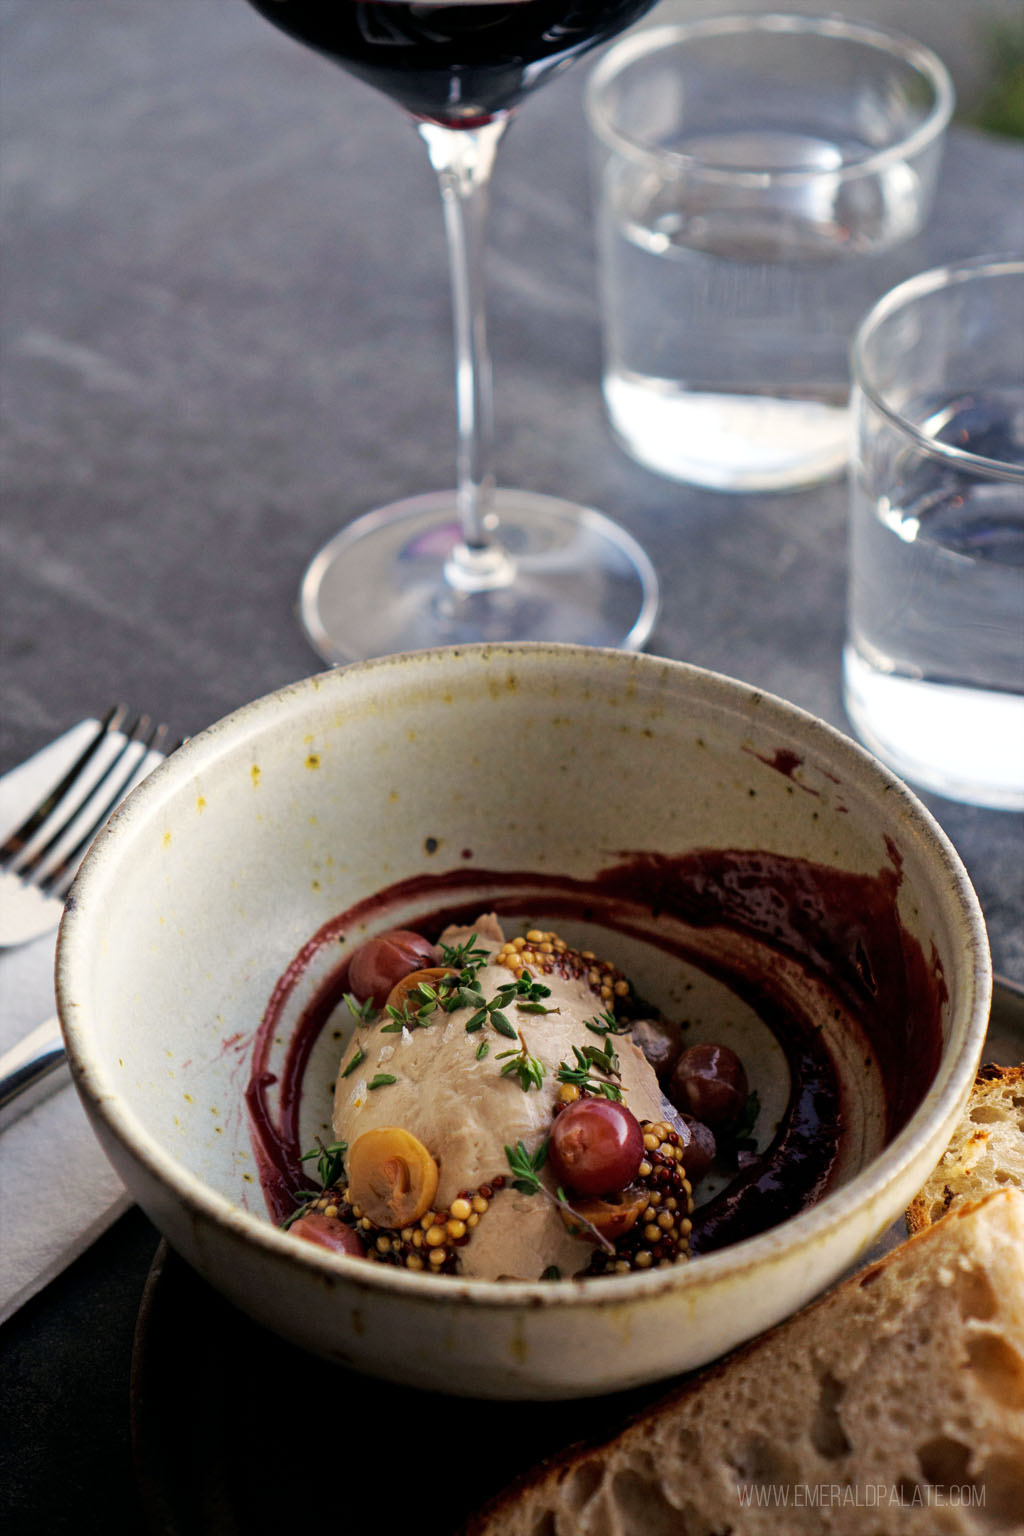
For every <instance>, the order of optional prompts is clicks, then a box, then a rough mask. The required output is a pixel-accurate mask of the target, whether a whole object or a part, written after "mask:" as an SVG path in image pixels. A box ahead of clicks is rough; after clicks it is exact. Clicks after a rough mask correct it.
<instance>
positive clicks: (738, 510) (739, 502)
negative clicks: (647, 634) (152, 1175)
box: [0, 0, 1024, 980]
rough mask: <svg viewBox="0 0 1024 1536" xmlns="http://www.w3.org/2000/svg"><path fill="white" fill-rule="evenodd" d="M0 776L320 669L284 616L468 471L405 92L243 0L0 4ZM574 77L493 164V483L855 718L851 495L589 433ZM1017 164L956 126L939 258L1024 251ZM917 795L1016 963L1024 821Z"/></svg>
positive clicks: (440, 274)
mask: <svg viewBox="0 0 1024 1536" xmlns="http://www.w3.org/2000/svg"><path fill="white" fill-rule="evenodd" d="M0 18H2V23H3V34H4V35H3V65H2V68H3V100H2V109H0V110H2V169H3V177H4V205H3V206H4V220H5V232H4V238H5V248H6V254H5V261H4V269H3V281H2V290H0V293H2V308H3V338H2V348H3V349H2V384H3V434H4V467H3V522H2V535H0V536H2V541H3V542H2V556H3V635H4V642H5V657H4V664H3V675H2V682H0V690H2V691H0V718H2V736H0V768H5V767H9V766H11V765H12V764H13V763H15V762H16V761H18V760H19V759H21V758H22V757H24V756H25V755H27V754H28V753H29V752H30V751H32V750H33V749H34V748H36V747H38V746H40V745H42V744H43V742H44V741H46V740H47V739H48V738H49V737H51V736H52V735H54V734H56V733H57V732H59V731H60V730H62V729H64V728H65V727H66V726H67V725H69V724H70V723H71V722H72V721H74V720H75V719H77V718H80V717H81V716H82V715H83V714H84V713H90V712H93V711H96V710H99V709H101V708H102V707H103V706H104V705H105V704H106V702H107V701H108V700H113V699H116V698H125V699H127V700H128V701H129V702H131V703H134V704H136V705H137V706H139V707H144V708H146V709H147V710H149V711H150V712H152V713H155V714H157V715H159V716H160V717H161V718H163V719H166V720H168V721H169V722H170V724H171V725H172V727H173V728H174V729H175V730H176V731H178V732H181V733H186V732H187V733H192V732H195V731H197V730H199V729H200V728H202V727H203V726H205V725H207V724H209V723H210V722H212V721H213V720H215V719H217V718H218V717H220V716H221V715H223V714H225V713H226V712H227V711H228V710H230V709H232V708H233V707H235V706H236V705H238V704H241V703H243V702H245V701H247V700H249V699H251V698H254V697H257V696H259V695H261V694H263V693H265V692H267V691H269V690H270V689H272V688H274V687H276V686H278V685H280V684H282V683H284V682H287V681H289V680H291V679H293V678H296V677H298V676H300V675H302V674H305V673H308V672H311V671H314V670H317V669H318V668H319V666H320V665H321V664H320V663H319V661H318V659H317V658H316V657H315V655H314V654H313V653H312V651H311V650H310V649H309V648H308V646H307V643H306V641H305V639H304V637H303V636H302V634H301V632H300V630H299V628H298V625H297V623H296V620H295V615H294V608H295V599H296V593H297V588H298V583H299V580H300V577H301V574H302V572H303V569H304V567H305V565H306V563H307V561H308V560H309V558H310V557H311V555H312V554H313V553H314V551H315V550H316V549H317V548H319V546H320V545H321V544H322V543H323V542H324V541H325V540H326V539H327V538H328V537H329V536H330V535H331V534H332V533H333V532H334V531H335V530H336V529H337V528H338V527H340V526H341V525H342V524H343V523H345V522H347V521H348V520H349V519H351V518H352V517H354V516H356V515H357V514H359V513H360V512H363V511H365V510H368V509H369V508H371V507H373V506H375V505H378V504H380V503H381V502H382V501H385V500H387V499H389V498H393V497H396V496H401V495H407V494H412V493H414V492H417V491H425V490H434V489H440V488H442V487H443V486H445V485H446V484H448V483H450V480H451V475H452V463H453V442H454V421H453V416H454V401H453V397H454V389H453V384H452V361H451V340H450V333H449V326H450V311H449V295H448V284H447V276H446V266H445V255H444V247H443V237H442V227H441V217H440V211H439V203H438V198H437V193H436V187H435V184H434V179H433V173H432V172H431V170H430V168H429V165H428V163H427V159H426V154H425V151H424V149H423V146H422V144H421V143H420V141H419V140H418V139H417V137H416V136H415V134H414V133H413V131H412V130H411V128H410V126H409V124H408V123H407V122H406V121H405V120H404V119H403V116H402V114H401V113H400V112H399V111H398V110H396V108H395V107H394V106H393V104H392V103H391V102H389V101H387V100H385V99H384V98H382V97H378V96H377V94H376V93H375V92H373V91H371V90H369V89H368V88H367V87H366V86H364V85H362V84H361V83H359V82H356V81H353V80H350V79H349V78H348V77H347V76H345V75H344V74H343V73H342V72H341V71H340V70H338V69H336V68H335V67H334V66H333V65H331V64H329V63H328V62H327V61H325V60H323V59H321V58H319V57H317V56H316V55H314V54H312V53H311V52H308V51H306V50H304V49H302V48H300V47H298V46H296V45H295V44H294V43H293V42H292V41H291V40H290V39H288V38H285V37H282V36H281V35H279V34H278V33H277V32H276V30H275V29H273V28H271V27H269V26H268V25H267V24H266V22H265V21H264V20H263V18H261V17H260V16H258V15H257V14H256V13H255V12H252V11H250V10H249V8H248V7H247V6H246V5H245V4H244V3H243V0H169V3H164V4H161V3H158V0H2V3H0ZM584 78H585V66H579V67H577V69H576V71H575V73H573V72H570V74H569V75H568V76H567V77H566V78H564V79H563V80H561V81H558V82H556V83H554V84H553V85H551V86H549V87H547V88H546V89H545V90H543V91H541V92H540V93H538V95H537V96H535V97H534V98H533V99H532V100H531V101H530V102H529V103H528V105H527V108H526V110H524V111H523V112H522V114H521V117H520V118H519V119H518V120H517V121H516V122H515V123H514V125H513V127H512V129H511V130H510V132H509V134H508V135H507V137H506V140H505V142H504V144H503V145H502V148H501V152H500V153H499V159H498V165H497V170H496V175H495V185H494V192H493V200H492V219H491V250H490V257H489V300H490V315H491V334H492V344H493V351H494V359H495V384H496V412H497V419H498V451H497V470H498V476H499V481H501V482H503V483H506V484H520V485H522V486H524V487H526V488H527V489H531V490H538V491H547V492H552V493H555V494H561V493H564V494H567V495H569V496H571V497H573V498H575V499H579V500H582V501H584V502H588V503H590V504H591V505H594V506H598V507H600V508H602V509H603V510H605V511H607V512H609V513H610V514H611V515H613V516H614V517H616V518H618V519H619V520H621V522H623V523H624V524H625V525H626V527H628V528H629V529H630V530H631V531H633V532H634V533H635V534H636V535H637V536H638V537H639V538H640V539H641V541H642V542H643V543H644V544H645V545H646V547H647V549H648V551H649V553H650V555H651V556H652V558H653V560H654V562H655V565H656V566H657V568H658V571H659V573H660V576H661V580H662V584H663V588H664V606H663V613H662V617H661V620H660V622H659V624H658V626H657V629H656V631H655V634H654V636H653V639H652V642H651V647H650V648H651V649H652V650H654V651H657V652H659V653H661V654H663V655H666V656H671V657H676V658H680V659H684V660H687V661H691V662H695V663H698V664H700V665H703V666H707V667H711V668H713V669H715V670H718V671H722V672H726V673H730V674H732V675H734V676H737V677H740V678H742V679H744V680H745V681H747V682H750V683H752V684H755V685H757V686H759V687H762V688H765V689H767V690H770V691H771V692H774V693H777V694H781V695H782V696H783V697H786V698H789V699H791V700H793V701H794V702H795V703H797V704H800V705H802V706H803V707H805V708H807V709H810V710H812V711H814V712H815V713H817V714H819V715H821V716H824V717H825V718H826V719H828V720H830V721H832V722H833V723H835V724H838V725H839V726H840V727H841V728H844V729H849V727H848V724H847V722H846V721H845V718H844V715H843V709H842V703H841V698H840V691H839V676H840V672H839V668H840V660H839V658H840V647H841V642H842V633H843V622H844V603H845V563H846V546H845V514H846V497H845V488H844V486H843V484H842V483H840V482H836V483H833V484H830V485H826V486H823V487H821V488H819V489H816V490H813V491H810V492H804V493H801V494H798V495H761V496H757V497H750V496H723V495H721V494H717V493H714V492H702V491H698V490H694V489H692V488H688V487H685V486H680V485H676V484H673V483H671V482H668V481H665V480H662V479H660V478H658V477H656V476H654V475H652V474H650V473H648V472H647V471H645V470H643V469H641V468H640V467H639V466H637V465H635V464H633V463H632V462H631V461H630V460H629V459H628V458H627V457H626V456H625V455H624V454H623V453H622V452H621V451H620V450H619V448H618V447H617V446H616V445H615V444H614V443H613V442H612V440H611V438H610V436H609V434H608V432H607V430H606V427H605V424H604V420H603V416H602V407H601V401H600V391H599V382H598V378H599V335H598V315H597V299H596V284H595V275H594V249H593V239H592V230H591V218H590V194H589V186H588V159H587V145H586V136H585V132H584V129H583V123H582V114H581V109H580V94H581V88H582V83H583V80H584ZM1022 189H1024V161H1022V157H1021V149H1020V146H1019V145H1015V144H1011V143H1009V142H1007V141H1000V140H995V139H990V138H984V137H982V136H980V135H978V134H975V133H972V132H970V131H967V130H963V129H957V130H954V131H953V133H952V136H951V139H950V142H949V147H948V153H947V156H946V161H945V167H944V174H943V180H942V186H941V189H940V194H939V199H938V205H937V208H936V211H935V215H934V218H933V219H932V221H931V224H930V227H929V229H928V230H927V232H926V233H925V234H923V235H922V236H921V237H919V239H918V241H917V248H916V249H915V250H914V251H913V253H912V258H913V261H914V264H915V265H916V266H919V267H925V266H929V265H932V264H933V263H934V262H936V261H938V260H942V259H945V258H948V257H953V256H960V255H965V254H971V253H975V252H982V251H993V250H1006V249H1022V248H1024V212H1022V208H1024V203H1022V200H1021V197H1020V194H1021V191H1022ZM928 803H929V805H930V807H931V808H932V809H933V811H934V812H935V813H936V815H937V816H938V818H939V820H940V821H941V822H942V824H943V825H944V826H945V828H946V830H947V831H948V832H949V834H950V836H951V837H952V839H953V841H954V843H955V844H956V846H957V847H958V849H959V850H960V852H961V855H962V856H963V858H964V860H965V862H966V863H967V866H968V868H969V870H970V872H971V874H972V877H973V879H974V880H975V882H976V885H977V888H978V891H979V894H980V896H981V899H982V902H983V904H984V906H985V910H986V914H987V918H988V921H989V925H990V929H991V935H992V943H993V949H994V952H995V958H996V963H997V965H998V966H999V967H1000V968H1002V969H1004V970H1006V971H1008V972H1010V973H1011V974H1013V975H1015V976H1016V977H1017V978H1018V979H1022V980H1024V933H1022V925H1021V910H1022V906H1024V902H1022V900H1021V897H1022V890H1021V884H1022V882H1021V875H1020V856H1021V852H1022V848H1024V842H1022V836H1024V834H1022V830H1021V822H1020V820H1019V819H1018V818H1014V817H1010V816H1007V815H1004V814H999V813H991V812H983V811H979V810H974V809H971V808H968V807H965V806H958V805H954V804H952V803H950V802H947V801H943V800H939V799H937V798H931V797H930V798H928Z"/></svg>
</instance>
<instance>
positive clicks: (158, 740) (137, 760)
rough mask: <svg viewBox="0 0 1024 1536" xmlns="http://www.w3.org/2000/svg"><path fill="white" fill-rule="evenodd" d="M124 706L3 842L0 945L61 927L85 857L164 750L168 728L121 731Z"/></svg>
mask: <svg viewBox="0 0 1024 1536" xmlns="http://www.w3.org/2000/svg"><path fill="white" fill-rule="evenodd" d="M127 714H128V711H127V709H126V708H125V707H124V705H123V704H119V705H116V706H115V707H114V708H113V709H110V710H108V711H107V713H106V715H104V717H103V719H102V720H101V721H100V723H99V725H98V727H97V729H96V732H95V734H94V735H93V736H92V738H91V739H90V741H89V743H88V745H87V746H86V747H85V749H84V751H83V752H82V753H81V754H80V755H79V756H78V757H77V758H76V759H75V761H74V762H73V763H72V764H71V767H70V768H69V769H68V770H67V772H66V773H65V774H64V776H63V778H62V779H60V781H59V782H58V783H57V784H55V785H53V787H52V788H51V789H48V790H47V792H46V794H45V795H44V796H43V798H42V799H41V800H40V802H39V804H38V805H37V806H36V807H35V808H34V810H32V811H31V812H30V814H29V815H28V816H26V817H25V819H24V821H22V822H21V824H20V826H17V827H15V829H14V831H13V832H11V833H10V834H9V835H8V836H7V838H6V839H5V841H4V842H3V843H2V844H0V949H8V948H10V947H11V946H13V945H15V944H24V943H27V941H28V940H29V939H34V938H38V937H39V936H40V935H41V934H43V933H46V932H48V931H49V929H51V928H56V926H57V924H58V923H59V922H60V917H61V913H62V912H63V910H64V899H65V897H66V896H67V893H68V889H69V887H70V885H71V882H72V880H73V879H74V877H75V872H76V871H77V869H78V866H79V864H80V863H81V860H82V855H83V854H84V853H85V850H86V849H87V848H88V846H89V844H90V843H91V842H92V840H93V838H94V837H95V836H96V834H97V833H98V832H99V830H100V828H101V827H102V826H103V825H104V823H105V822H106V821H107V820H108V819H109V817H110V815H111V813H112V812H113V811H114V810H115V809H116V807H117V806H118V805H119V804H120V802H121V801H122V800H123V799H124V797H125V795H126V794H127V793H128V791H129V789H131V788H132V786H133V784H134V783H135V781H136V780H137V779H141V778H142V777H143V775H142V773H141V772H140V770H141V768H142V765H143V763H144V761H145V759H146V758H147V757H148V755H149V754H150V753H151V752H159V753H161V754H162V753H163V748H164V743H165V741H166V739H167V727H166V726H165V725H157V726H154V725H153V724H152V722H151V721H150V720H149V717H148V716H146V715H140V716H139V717H138V718H137V719H136V720H135V721H133V722H132V724H131V725H129V726H128V727H127V728H126V729H124V730H123V732H122V727H123V726H124V722H125V719H126V717H127ZM119 732H122V734H123V739H122V741H121V743H120V746H119V747H118V749H117V750H116V751H115V752H114V754H113V756H112V757H111V758H110V759H109V761H108V762H107V763H106V764H105V766H103V767H102V770H101V771H100V772H99V774H98V775H96V774H95V773H93V774H91V775H90V771H89V770H90V769H91V768H92V767H93V765H94V761H95V759H96V755H97V753H98V752H99V749H100V748H101V746H102V745H103V743H104V742H105V741H106V740H107V739H108V738H111V737H114V736H116V735H117V734H118V733H119Z"/></svg>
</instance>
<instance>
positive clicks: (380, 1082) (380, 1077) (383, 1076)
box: [366, 1072, 398, 1089]
mask: <svg viewBox="0 0 1024 1536" xmlns="http://www.w3.org/2000/svg"><path fill="white" fill-rule="evenodd" d="M397 1082H398V1078H397V1077H394V1076H392V1074H391V1073H390V1072H378V1073H377V1075H376V1077H371V1079H370V1081H369V1082H368V1083H367V1085H366V1086H367V1088H370V1089H373V1088H386V1087H387V1086H388V1084H389V1083H397Z"/></svg>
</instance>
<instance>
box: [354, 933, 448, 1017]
mask: <svg viewBox="0 0 1024 1536" xmlns="http://www.w3.org/2000/svg"><path fill="white" fill-rule="evenodd" d="M436 959H437V950H436V949H435V948H434V946H433V944H431V943H430V942H429V940H427V939H425V938H423V937H422V935H421V934H418V933H413V932H411V930H410V929H408V928H392V929H391V930H390V931H389V932H388V933H381V934H378V936H377V937H376V938H375V939H367V941H366V943H365V944H360V946H359V948H358V949H357V950H356V951H355V953H354V954H353V956H352V958H351V960H350V961H349V965H348V985H349V990H350V991H351V992H352V994H353V995H354V996H355V998H356V999H357V1001H358V1002H360V1003H364V1002H365V1001H366V999H367V998H368V997H372V998H373V1006H374V1007H375V1008H383V1007H384V1004H385V1002H386V1001H387V996H388V993H389V992H390V991H391V988H392V987H393V986H394V985H395V983H396V982H399V981H401V980H402V978H403V977H405V976H408V975H409V974H410V972H411V971H419V970H422V969H423V967H424V966H430V965H433V964H434V962H435V961H436Z"/></svg>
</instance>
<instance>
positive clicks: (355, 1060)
mask: <svg viewBox="0 0 1024 1536" xmlns="http://www.w3.org/2000/svg"><path fill="white" fill-rule="evenodd" d="M365 1060H366V1052H365V1051H364V1050H363V1048H362V1046H361V1045H357V1046H356V1048H355V1050H354V1051H353V1052H352V1055H351V1056H350V1057H349V1059H348V1065H347V1066H346V1067H344V1068H343V1069H342V1074H341V1075H342V1077H348V1076H349V1074H350V1073H352V1072H354V1071H355V1069H356V1067H358V1065H359V1063H360V1062H361V1061H365Z"/></svg>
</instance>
